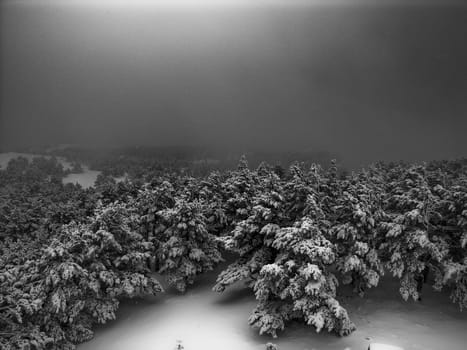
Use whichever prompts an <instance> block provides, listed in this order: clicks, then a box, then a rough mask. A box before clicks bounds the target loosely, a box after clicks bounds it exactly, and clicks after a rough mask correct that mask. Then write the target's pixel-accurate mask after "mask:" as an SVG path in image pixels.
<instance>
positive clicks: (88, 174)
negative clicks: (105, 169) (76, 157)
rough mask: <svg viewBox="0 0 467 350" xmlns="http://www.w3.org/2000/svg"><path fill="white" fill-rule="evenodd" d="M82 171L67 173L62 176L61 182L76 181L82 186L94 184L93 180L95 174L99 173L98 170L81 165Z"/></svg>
mask: <svg viewBox="0 0 467 350" xmlns="http://www.w3.org/2000/svg"><path fill="white" fill-rule="evenodd" d="M82 167H83V172H82V173H79V174H68V175H67V176H65V177H64V178H63V183H65V184H66V183H78V184H80V185H81V187H83V188H89V187H92V186H94V182H95V181H96V179H97V176H98V175H99V174H100V173H101V172H100V171H96V170H90V169H89V168H88V167H87V166H82Z"/></svg>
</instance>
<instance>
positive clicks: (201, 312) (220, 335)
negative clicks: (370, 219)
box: [78, 269, 467, 350]
mask: <svg viewBox="0 0 467 350" xmlns="http://www.w3.org/2000/svg"><path fill="white" fill-rule="evenodd" d="M218 272H219V269H218V270H217V271H215V272H214V273H210V274H207V275H205V276H204V277H203V278H202V280H201V281H199V283H197V284H196V285H195V286H194V287H193V288H192V289H191V290H189V291H188V292H187V293H186V294H185V295H180V294H178V293H176V292H174V291H168V292H167V293H165V294H161V295H160V296H157V297H152V298H147V299H144V300H131V301H125V302H122V305H121V308H120V309H119V311H118V314H117V320H116V321H114V322H110V323H109V324H107V325H104V326H100V327H98V328H97V330H96V335H95V338H94V339H93V340H91V341H90V342H88V343H85V344H82V345H80V346H79V347H78V350H96V349H99V350H111V349H112V350H128V349H130V350H131V349H135V350H136V349H138V350H156V349H157V350H173V349H175V345H176V343H177V340H180V341H182V344H183V346H184V349H185V350H264V349H265V346H264V344H265V343H266V342H268V341H272V342H274V343H276V344H277V345H278V346H279V349H280V350H344V349H345V350H366V349H367V347H368V344H369V343H370V342H379V343H386V344H393V345H398V346H402V347H404V348H405V350H422V349H423V350H440V349H449V350H465V349H466V344H467V314H466V313H465V312H464V313H461V312H460V311H458V309H457V306H456V305H454V304H452V303H450V301H449V299H448V296H447V295H446V294H445V293H436V292H432V291H426V292H425V294H424V299H423V301H422V302H420V303H415V302H404V301H403V300H402V299H401V298H400V297H398V296H397V294H396V293H397V288H398V287H397V284H395V283H394V282H393V281H391V280H390V279H387V280H385V281H384V282H383V284H382V285H381V286H380V287H379V288H378V289H377V290H374V291H370V292H369V293H368V295H367V296H366V297H365V298H364V299H361V298H358V297H350V296H349V297H344V300H345V302H344V303H345V306H346V307H347V309H348V310H349V312H350V314H351V317H352V319H353V320H354V322H355V323H356V324H357V327H358V329H357V331H355V332H354V333H353V334H352V335H350V336H348V337H344V338H340V337H337V336H334V335H331V334H328V333H326V332H323V333H321V334H316V333H315V331H314V330H313V329H312V328H310V327H307V326H304V325H301V324H298V323H295V324H291V325H290V326H289V327H288V329H287V330H286V331H285V332H282V333H281V334H280V335H279V338H278V339H270V338H269V337H267V336H259V335H257V333H256V331H255V330H252V329H250V327H249V326H248V323H247V318H248V315H249V313H250V311H251V310H252V309H253V307H254V305H255V300H254V298H253V296H252V294H251V292H250V291H249V290H247V289H245V288H243V287H242V285H236V286H234V287H232V288H231V289H228V290H226V291H225V292H224V293H223V294H218V293H215V292H212V291H211V287H212V285H213V284H214V280H215V277H216V275H217V273H218ZM428 289H429V288H428ZM345 294H347V293H345ZM341 299H342V298H341Z"/></svg>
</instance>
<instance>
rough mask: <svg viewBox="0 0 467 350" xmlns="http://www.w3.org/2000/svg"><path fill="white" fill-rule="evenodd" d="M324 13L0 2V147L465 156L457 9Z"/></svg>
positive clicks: (434, 6) (465, 32) (386, 6)
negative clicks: (185, 148) (132, 148)
mask: <svg viewBox="0 0 467 350" xmlns="http://www.w3.org/2000/svg"><path fill="white" fill-rule="evenodd" d="M335 3H336V2H330V3H327V4H326V2H324V1H323V2H317V1H314V2H313V4H312V5H308V6H305V5H303V4H302V5H297V6H286V5H285V4H284V3H280V4H276V5H274V6H273V5H268V4H267V2H266V3H265V4H264V3H260V4H257V5H251V6H249V5H248V4H243V5H238V6H205V7H198V8H197V7H195V6H193V7H186V6H185V7H182V6H180V7H176V6H173V7H171V6H165V7H164V6H152V5H150V4H148V3H145V2H142V3H141V4H137V5H135V6H125V5H121V6H107V5H108V4H107V3H106V2H105V1H104V2H102V4H101V5H99V2H97V4H91V3H90V2H77V1H76V2H75V1H72V2H66V4H65V3H60V2H57V1H35V2H32V1H31V2H30V1H6V2H2V5H1V34H0V35H1V50H2V60H1V62H0V68H1V86H0V89H1V91H0V93H1V95H0V112H1V114H0V149H1V150H3V151H10V150H18V149H27V148H30V147H38V146H50V145H56V144H63V143H65V144H70V143H71V144H80V145H84V146H87V147H90V146H93V147H109V146H112V147H126V146H161V147H166V146H177V147H178V146H182V147H188V148H190V147H201V148H204V149H210V150H215V151H218V150H225V152H226V153H228V152H229V151H231V150H235V151H238V152H249V151H253V150H255V151H268V152H275V151H298V152H308V151H312V152H328V153H330V154H332V155H336V156H337V157H338V158H339V159H341V160H342V162H343V163H345V164H347V165H350V166H355V165H365V164H367V163H368V162H372V161H376V160H399V159H403V160H410V161H421V160H430V159H440V158H444V159H451V158H456V157H462V156H465V150H466V149H467V138H465V130H467V118H466V111H467V99H466V94H467V46H466V45H465V38H466V37H467V7H465V6H462V5H460V4H457V5H453V3H451V2H441V1H440V2H423V1H417V2H415V3H414V4H413V5H412V6H402V5H401V3H400V2H393V1H385V2H383V3H381V2H378V4H379V5H378V6H376V5H372V4H371V3H368V2H359V1H353V2H350V3H349V2H348V3H347V4H346V5H340V6H334V5H333V4H335ZM106 4H107V5H106Z"/></svg>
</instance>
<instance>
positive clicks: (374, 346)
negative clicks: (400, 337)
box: [368, 343, 404, 350]
mask: <svg viewBox="0 0 467 350" xmlns="http://www.w3.org/2000/svg"><path fill="white" fill-rule="evenodd" d="M368 350H404V349H403V348H401V347H399V346H395V345H388V344H380V343H371V344H370V346H369V347H368Z"/></svg>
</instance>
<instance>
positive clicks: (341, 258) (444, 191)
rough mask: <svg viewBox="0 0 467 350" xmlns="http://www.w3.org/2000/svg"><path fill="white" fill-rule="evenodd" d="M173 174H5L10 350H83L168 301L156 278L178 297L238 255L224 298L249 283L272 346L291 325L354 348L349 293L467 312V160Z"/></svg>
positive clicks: (162, 168) (162, 170)
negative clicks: (392, 285) (75, 179)
mask: <svg viewBox="0 0 467 350" xmlns="http://www.w3.org/2000/svg"><path fill="white" fill-rule="evenodd" d="M76 158H79V157H75V158H73V157H71V156H70V157H69V160H70V161H72V162H76ZM169 163H170V164H171V166H170V167H169V166H166V165H167V164H168V163H167V162H166V163H159V164H157V162H153V161H151V162H148V161H147V160H144V159H141V160H139V161H138V160H135V159H133V160H132V161H131V163H128V162H125V161H124V160H120V161H118V160H115V159H113V160H111V161H107V162H103V161H99V162H97V161H95V162H94V165H93V168H94V169H96V170H99V171H101V175H100V176H99V177H98V179H97V181H96V184H95V186H94V187H92V188H89V189H83V188H81V187H80V186H79V185H74V184H63V183H62V179H63V177H64V176H65V175H66V173H67V171H66V170H64V168H63V166H62V165H61V163H60V162H59V161H58V160H57V159H56V158H54V157H48V158H44V157H38V158H34V159H33V160H32V161H29V160H28V159H26V158H21V157H20V158H16V159H13V160H11V161H10V162H9V163H8V166H7V167H6V168H5V169H0V348H2V349H7V350H8V349H73V348H74V347H75V345H76V344H78V343H80V342H83V341H86V340H89V339H91V338H92V337H93V328H94V326H95V325H96V324H102V323H106V322H108V321H110V320H113V319H115V317H116V310H117V309H118V305H119V302H120V301H121V300H122V299H124V298H135V297H141V296H147V295H156V294H158V293H163V288H162V286H161V282H162V281H158V279H157V278H156V274H155V273H157V276H162V278H164V279H165V280H166V283H168V285H169V286H170V287H173V288H176V289H177V290H179V291H180V292H182V293H183V292H185V291H186V290H187V289H188V288H190V285H192V284H193V283H194V281H195V280H196V279H197V277H198V276H199V275H200V274H203V273H205V272H206V271H210V270H212V269H214V267H216V266H217V265H218V264H219V263H220V262H221V261H223V260H225V259H226V258H227V256H228V262H229V264H228V266H227V267H226V269H224V270H223V271H222V272H221V273H220V274H219V276H218V278H217V281H216V283H215V285H214V286H213V289H214V290H215V291H218V292H222V291H224V290H225V289H226V288H228V287H229V286H231V285H232V284H234V283H237V282H243V283H245V284H246V286H247V287H248V288H250V289H251V293H252V294H254V295H255V297H256V300H257V305H256V307H255V308H254V310H252V312H251V315H250V317H249V323H250V325H251V326H252V327H254V328H255V329H258V331H259V333H261V334H263V333H264V334H269V335H271V336H274V337H275V336H278V335H280V331H281V330H283V329H284V328H285V327H286V326H287V324H289V323H290V321H292V320H296V321H298V322H302V323H304V324H307V325H309V326H310V327H311V328H313V329H315V330H316V331H317V332H320V331H321V330H327V331H330V332H335V333H336V334H338V335H341V336H345V335H348V334H350V333H351V332H352V331H354V330H355V325H354V323H353V322H352V320H351V318H350V315H349V313H348V312H347V310H346V309H345V307H344V306H343V304H342V299H341V298H340V292H339V288H340V287H339V286H341V285H350V286H352V289H353V291H354V292H355V294H356V295H360V296H363V297H364V295H365V291H366V290H368V289H369V288H378V285H379V281H380V279H381V277H382V276H383V275H385V274H389V275H391V276H393V277H394V278H396V279H397V280H398V281H399V285H400V288H399V291H400V295H401V297H402V298H404V299H405V300H408V299H409V298H412V299H414V300H419V299H420V298H421V297H422V293H423V288H426V286H425V285H426V284H429V285H431V287H433V288H434V289H435V290H438V291H440V290H443V289H445V290H448V291H449V293H450V298H451V300H452V301H453V302H454V303H456V304H457V305H458V306H459V308H460V309H463V308H465V307H467V254H466V253H467V160H465V159H461V160H456V161H433V162H429V163H424V164H405V163H378V164H375V165H372V166H369V167H367V168H366V169H362V170H361V171H359V172H353V173H348V172H345V171H341V169H339V167H338V166H337V164H336V163H335V162H332V163H331V164H330V166H327V167H325V168H323V167H321V166H320V165H318V164H312V165H311V166H310V165H309V164H307V165H305V163H299V162H297V163H294V164H292V165H291V166H290V167H289V168H288V169H283V168H280V167H277V166H271V165H269V164H267V163H261V164H260V165H259V166H258V167H257V168H256V169H251V168H250V167H249V166H248V161H247V159H246V158H245V157H242V158H241V159H240V162H239V164H238V167H237V168H236V169H234V170H228V169H222V170H215V169H211V170H210V171H208V172H205V173H203V174H201V173H197V174H195V173H193V172H191V173H190V172H187V171H181V169H182V168H184V166H182V165H181V164H180V163H179V162H177V161H173V162H169ZM123 173H124V174H125V175H126V177H125V179H124V180H123V181H119V182H118V181H116V180H115V177H118V176H121V175H122V174H123ZM159 278H160V277H159Z"/></svg>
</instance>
